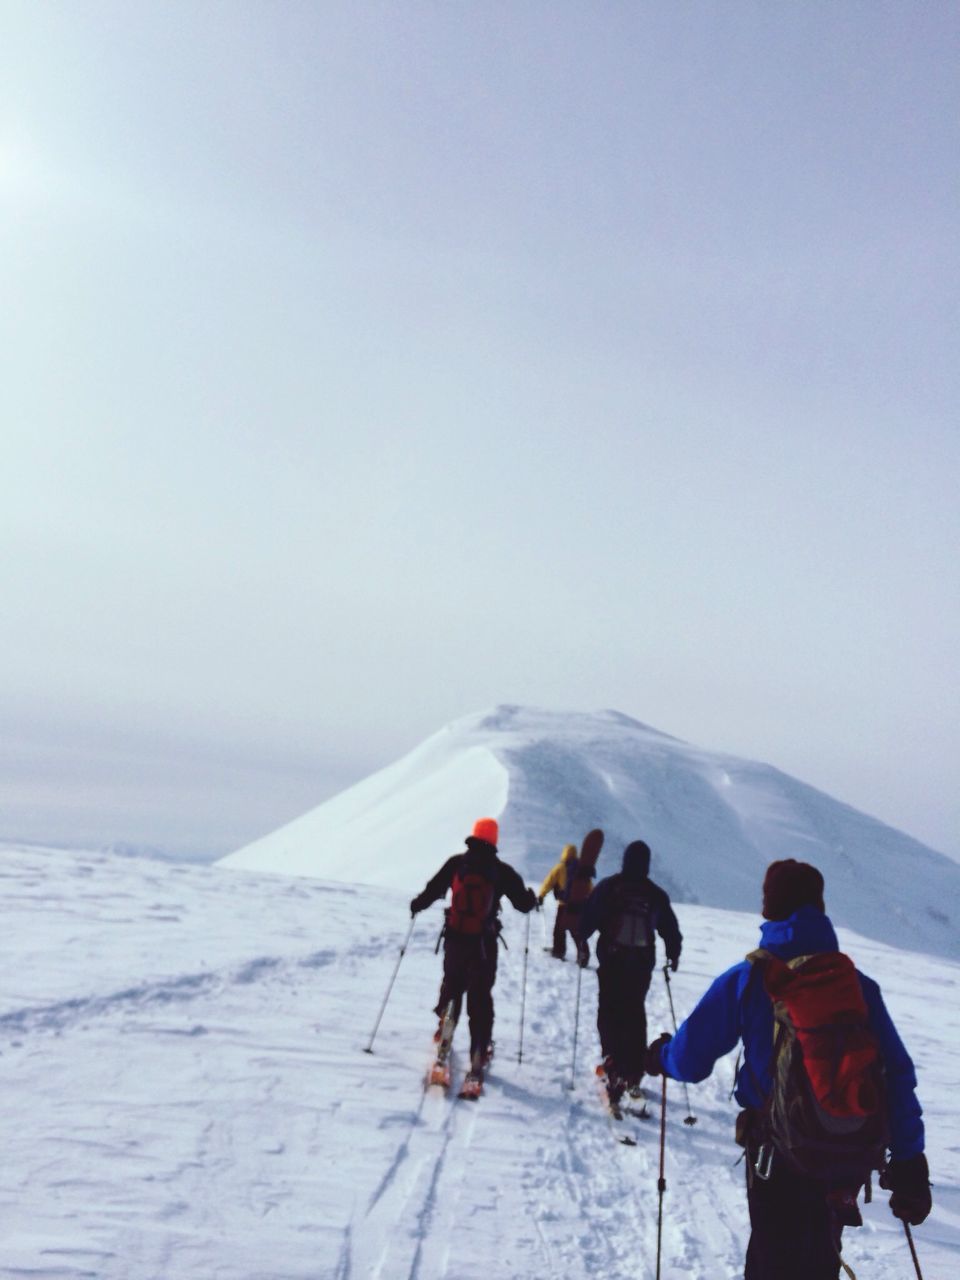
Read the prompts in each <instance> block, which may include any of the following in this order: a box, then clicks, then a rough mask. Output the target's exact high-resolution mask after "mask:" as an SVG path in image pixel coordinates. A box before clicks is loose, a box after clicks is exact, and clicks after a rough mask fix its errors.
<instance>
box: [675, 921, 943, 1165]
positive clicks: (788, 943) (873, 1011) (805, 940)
mask: <svg viewBox="0 0 960 1280" xmlns="http://www.w3.org/2000/svg"><path fill="white" fill-rule="evenodd" d="M760 945H761V947H764V948H765V949H766V950H767V951H770V952H772V953H773V954H774V955H776V956H779V957H780V959H781V960H793V959H795V958H796V957H797V956H805V955H813V954H815V953H817V952H820V951H837V950H839V947H838V944H837V935H836V934H835V933H834V931H833V925H832V924H831V923H830V921H829V919H828V918H827V917H826V916H825V915H824V914H823V912H822V911H819V910H817V908H816V907H801V908H800V910H799V911H797V912H795V913H794V914H793V915H792V916H790V917H788V919H786V920H768V921H766V922H765V923H764V924H763V926H762V928H761V930H760ZM752 972H753V966H752V965H751V963H750V962H749V960H742V961H741V962H740V963H739V964H735V965H734V966H733V968H732V969H728V970H727V971H726V973H722V974H721V975H720V977H719V978H717V979H716V980H715V981H714V983H713V985H712V986H711V987H710V988H709V990H708V991H707V993H706V995H704V996H703V998H702V999H701V1001H700V1003H699V1004H698V1005H697V1007H696V1008H695V1009H694V1011H693V1012H692V1013H691V1014H690V1016H689V1018H687V1020H686V1021H685V1022H684V1023H683V1025H682V1026H681V1027H680V1028H679V1030H678V1031H677V1034H676V1035H675V1036H674V1038H673V1039H672V1040H671V1041H670V1042H669V1043H668V1044H666V1045H664V1047H663V1049H662V1050H661V1055H660V1060H661V1062H662V1064H663V1066H664V1068H665V1070H666V1073H667V1075H669V1076H672V1077H673V1079H674V1080H689V1081H690V1082H691V1083H696V1082H697V1081H698V1080H705V1079H706V1078H707V1076H708V1075H709V1074H710V1072H711V1071H712V1070H713V1064H714V1063H715V1062H716V1060H717V1059H718V1058H720V1057H722V1056H723V1055H724V1054H726V1053H729V1052H730V1050H731V1049H732V1048H733V1047H734V1045H735V1044H736V1043H737V1041H738V1040H742V1041H743V1063H742V1065H741V1067H740V1070H739V1073H738V1075H737V1083H736V1090H735V1093H736V1098H737V1101H738V1102H739V1103H740V1105H741V1106H743V1107H759V1106H762V1105H763V1103H764V1100H765V1098H766V1095H767V1093H768V1092H769V1089H770V1058H771V1051H772V1045H773V1008H772V1005H771V1003H770V997H769V996H768V995H767V993H766V991H765V990H764V987H763V983H762V982H761V981H760V980H759V974H758V975H757V977H755V978H754V980H753V981H752V982H751V981H750V975H751V973H752ZM857 976H858V977H859V979H860V985H861V987H862V989H863V995H864V999H865V1000H866V1003H867V1010H868V1013H869V1017H870V1026H871V1028H872V1029H873V1032H874V1034H875V1035H876V1037H877V1039H878V1041H879V1043H880V1053H881V1056H882V1058H883V1065H884V1070H885V1072H886V1084H887V1101H888V1107H889V1120H890V1152H891V1155H892V1157H893V1159H895V1160H905V1159H907V1158H908V1157H909V1156H913V1155H916V1154H917V1153H918V1152H920V1151H922V1150H923V1137H924V1135H923V1120H922V1119H921V1115H922V1112H921V1109H920V1103H919V1102H918V1100H917V1095H916V1088H917V1077H916V1072H915V1071H914V1068H913V1062H912V1061H911V1059H910V1055H909V1054H908V1053H907V1051H906V1049H905V1048H904V1046H903V1041H902V1040H901V1039H900V1037H899V1035H898V1034H897V1030H896V1027H894V1025H893V1022H892V1021H891V1019H890V1015H889V1013H888V1012H887V1009H886V1006H885V1005H884V1003H883V997H882V996H881V994H880V988H879V987H878V986H877V984H876V983H875V982H874V981H873V979H872V978H868V977H866V975H865V974H862V973H860V972H859V970H858V971H857Z"/></svg>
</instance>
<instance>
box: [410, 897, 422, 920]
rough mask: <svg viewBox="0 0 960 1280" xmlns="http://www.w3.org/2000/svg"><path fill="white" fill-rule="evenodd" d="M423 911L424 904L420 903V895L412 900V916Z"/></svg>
mask: <svg viewBox="0 0 960 1280" xmlns="http://www.w3.org/2000/svg"><path fill="white" fill-rule="evenodd" d="M422 910H423V903H422V902H421V901H420V895H419V894H418V895H417V896H416V897H415V898H411V899H410V914H411V915H412V916H415V915H416V914H417V912H418V911H422Z"/></svg>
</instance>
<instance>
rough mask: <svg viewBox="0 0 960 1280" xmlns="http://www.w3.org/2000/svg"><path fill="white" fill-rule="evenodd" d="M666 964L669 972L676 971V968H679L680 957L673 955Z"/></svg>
mask: <svg viewBox="0 0 960 1280" xmlns="http://www.w3.org/2000/svg"><path fill="white" fill-rule="evenodd" d="M667 966H668V968H669V969H670V972H671V973H676V972H677V970H678V969H679V968H680V957H679V956H674V957H673V959H672V960H668V961H667Z"/></svg>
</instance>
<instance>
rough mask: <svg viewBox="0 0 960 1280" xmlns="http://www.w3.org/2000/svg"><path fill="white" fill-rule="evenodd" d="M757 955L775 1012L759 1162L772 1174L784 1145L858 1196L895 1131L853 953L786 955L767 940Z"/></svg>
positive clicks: (791, 1156) (802, 1168)
mask: <svg viewBox="0 0 960 1280" xmlns="http://www.w3.org/2000/svg"><path fill="white" fill-rule="evenodd" d="M747 959H748V960H749V961H750V962H751V963H752V964H753V965H754V967H755V969H758V970H759V971H760V974H761V975H762V978H763V984H764V988H765V990H766V992H767V995H768V996H769V997H770V1000H771V1003H772V1005H773V1020H774V1031H773V1051H772V1057H771V1069H770V1074H771V1087H770V1092H769V1094H768V1097H767V1102H766V1106H765V1107H764V1109H763V1112H762V1114H761V1117H760V1137H761V1139H762V1141H761V1147H760V1151H759V1154H758V1157H757V1161H756V1167H755V1171H756V1173H757V1174H758V1176H760V1177H761V1178H763V1177H765V1176H766V1177H769V1176H770V1158H771V1157H772V1153H773V1151H776V1152H777V1153H778V1154H779V1155H780V1156H782V1157H783V1159H785V1160H786V1161H787V1163H788V1164H789V1165H790V1166H792V1167H793V1168H794V1169H795V1170H797V1171H798V1172H800V1173H802V1174H804V1175H806V1176H807V1177H811V1178H816V1179H818V1180H820V1181H823V1182H825V1183H828V1184H830V1186H832V1187H834V1188H837V1189H840V1188H844V1189H848V1190H850V1191H852V1193H853V1195H854V1197H855V1196H856V1193H857V1191H859V1189H860V1187H861V1186H863V1185H864V1184H865V1183H867V1182H868V1181H869V1178H870V1174H871V1172H872V1171H873V1170H874V1169H880V1168H882V1167H883V1164H884V1161H885V1156H886V1148H887V1142H888V1138H889V1133H888V1127H887V1106H886V1091H885V1088H884V1080H883V1067H882V1062H881V1058H880V1049H879V1044H878V1041H877V1038H876V1036H875V1034H874V1032H873V1030H872V1029H871V1027H870V1023H869V1014H868V1011H867V1005H866V1001H865V1000H864V996H863V991H862V989H861V986H860V979H859V977H858V976H857V971H856V969H855V968H854V965H853V961H852V960H851V959H850V957H849V956H846V955H844V954H843V953H842V952H839V951H828V952H821V953H818V954H816V955H810V956H798V957H797V958H796V959H794V960H790V961H789V962H784V961H783V960H781V959H779V958H778V957H777V956H775V955H773V954H772V953H770V952H769V951H766V950H763V949H761V950H759V951H754V952H751V954H750V955H749V956H748V957H747Z"/></svg>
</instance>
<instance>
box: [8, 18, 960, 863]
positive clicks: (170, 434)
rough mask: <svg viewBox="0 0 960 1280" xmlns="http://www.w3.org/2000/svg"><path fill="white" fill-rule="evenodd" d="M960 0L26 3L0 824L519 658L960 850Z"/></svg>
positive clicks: (263, 794) (344, 768)
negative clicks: (958, 0)
mask: <svg viewBox="0 0 960 1280" xmlns="http://www.w3.org/2000/svg"><path fill="white" fill-rule="evenodd" d="M958 37H960V10H958V7H957V5H956V4H954V3H952V2H951V3H949V4H948V3H942V2H938V0H929V2H928V3H925V4H923V5H916V4H915V3H913V0H903V2H902V3H878V2H877V0H870V2H869V3H862V4H861V3H854V2H849V0H848V2H847V3H844V4H843V5H838V4H835V3H832V2H831V3H822V4H820V3H815V2H807V3H805V4H803V5H796V6H783V5H777V6H771V5H769V4H766V3H760V0H758V2H757V3H751V4H748V3H736V2H734V3H723V4H720V3H716V4H709V3H702V4H693V3H690V4H676V3H673V0H662V2H660V3H629V4H627V3H623V4H616V3H611V4H608V5H603V6H597V5H592V4H575V3H561V4H549V5H548V4H545V3H540V4H531V3H517V2H512V3H509V4H507V3H498V4H493V3H484V4H457V5H450V4H441V3H436V4H415V3H406V4H403V5H388V4H377V5H374V4H369V3H362V2H358V0H349V2H347V0H344V2H343V3H324V4H322V5H300V4H293V3H290V4H267V3H259V4H250V3H239V2H236V0H231V3H189V4H188V3H167V4H160V3H140V4H137V5H133V6H131V5H130V4H128V3H126V0H124V2H123V3H90V2H87V0H84V3H79V2H77V3H50V4H44V5H42V6H41V5H36V4H33V3H30V2H23V3H18V2H15V0H3V4H2V6H0V59H2V64H3V65H2V76H0V290H2V296H3V299H4V302H5V305H4V307H3V309H2V312H0V325H2V333H0V415H2V416H0V422H2V443H0V485H2V496H3V501H2V504H0V530H2V535H3V539H2V546H3V559H2V564H0V599H2V600H3V617H4V625H3V627H2V628H0V717H2V722H0V766H2V772H0V778H2V779H3V780H4V785H3V787H2V794H0V834H2V835H6V836H9V837H22V836H26V837H33V838H51V839H52V838H58V839H63V838H66V837H67V836H68V835H70V834H73V835H75V836H76V838H78V839H82V840H90V839H91V838H97V839H101V838H102V839H104V840H107V839H124V838H133V839H142V840H150V841H153V842H155V843H157V844H161V845H170V846H173V845H177V846H183V847H188V846H189V847H194V848H201V847H202V848H206V849H209V850H210V851H211V852H226V851H227V850H228V849H230V848H232V847H236V846H237V845H239V844H242V843H244V842H246V841H247V840H249V839H252V838H254V837H255V836H257V835H260V834H263V833H264V832H265V831H268V830H270V829H271V827H273V826H276V825H278V824H279V823H280V822H282V821H284V820H286V819H288V818H291V817H293V816H295V815H296V814H297V813H299V812H301V811H303V810H304V809H307V808H309V807H311V806H312V805H314V804H316V803H318V802H319V801H320V800H322V799H324V798H325V797H326V796H327V795H329V794H331V793H332V792H333V791H335V790H337V789H338V788H339V787H341V786H343V785H345V784H346V783H348V782H350V781H353V780H355V779H356V778H358V777H360V776H362V775H364V774H365V773H367V772H369V771H370V770H371V769H373V768H376V767H379V766H380V765H382V764H385V763H387V762H388V761H390V760H391V759H393V758H394V757H396V756H397V755H398V754H400V753H401V752H402V751H404V750H406V749H408V748H409V747H410V746H412V745H414V743H416V742H417V741H418V740H419V739H421V738H422V737H425V736H426V735H427V734H429V733H430V732H432V731H433V730H435V729H436V728H438V727H439V726H440V725H441V724H443V723H445V722H446V721H448V720H450V719H453V718H455V717H457V716H460V715H462V714H465V713H468V712H471V711H475V710H478V709H480V708H482V707H484V706H486V705H488V704H492V703H494V702H499V701H509V702H521V703H533V704H541V705H546V706H552V707H557V708H568V707H569V708H583V709H594V708H601V707H614V708H616V709H618V710H621V711H624V712H626V713H627V714H630V715H634V716H637V717H638V718H640V719H641V720H644V721H646V722H647V723H650V724H652V725H655V726H656V727H658V728H661V729H663V730H665V731H667V732H669V733H673V734H676V735H678V736H680V737H683V738H687V739H689V740H691V741H694V742H697V743H699V744H701V745H703V746H705V747H710V748H715V749H719V750H728V751H733V752H736V753H739V754H741V755H745V756H748V757H751V758H756V759H763V760H767V761H769V762H771V763H774V764H777V765H779V766H780V767H781V768H783V769H785V770H786V771H787V772H790V773H794V774H796V775H797V776H799V777H801V778H803V779H804V780H806V781H808V782H812V783H813V784H815V785H817V786H820V787H822V788H823V789H824V790H827V791H829V792H831V793H832V794H834V795H836V796H838V797H839V798H840V799H843V800H847V801H849V802H850V803H851V804H854V805H856V806H857V807H858V808H862V809H865V810H866V811H867V812H870V813H873V814H875V815H876V816H878V817H880V818H882V819H884V820H886V821H888V822H890V823H892V824H893V825H896V826H900V827H902V828H904V829H905V830H907V831H909V832H910V833H911V834H913V835H915V836H918V837H919V838H920V839H923V840H926V841H927V842H928V843H931V844H933V845H934V846H935V847H937V848H940V849H942V850H944V851H946V852H949V853H953V854H956V855H960V801H958V799H957V787H956V777H957V765H958V760H960V749H958V746H960V744H958V737H960V729H958V724H960V706H958V701H960V699H958V680H957V659H956V654H957V653H958V652H960V590H958V588H960V581H958V579H960V570H958V555H957V552H958V542H960V538H958V534H960V515H958V502H957V492H958V479H960V434H958V429H957V426H958V415H957V407H958V399H960V397H958V394H957V369H958V368H960V352H958V350H957V347H958V342H957V337H958V306H957V303H958V288H957V285H958V236H957V209H958V195H960V191H958V186H960V184H958V174H960V168H958V157H960V152H958V132H960V130H958V124H957V121H958V106H960V103H958V98H960V89H958V79H957V75H956V68H957V65H958V53H960V47H958V46H960V38H958Z"/></svg>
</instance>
